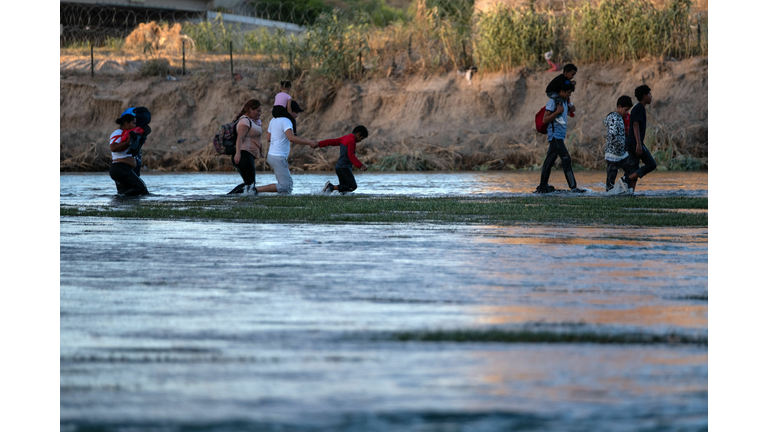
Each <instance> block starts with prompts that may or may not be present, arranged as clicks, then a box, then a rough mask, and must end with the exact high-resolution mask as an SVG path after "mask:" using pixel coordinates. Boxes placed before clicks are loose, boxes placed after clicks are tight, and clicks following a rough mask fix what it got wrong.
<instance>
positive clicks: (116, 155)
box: [109, 129, 131, 160]
mask: <svg viewBox="0 0 768 432" xmlns="http://www.w3.org/2000/svg"><path fill="white" fill-rule="evenodd" d="M122 135H123V130H122V129H118V130H116V131H114V132H112V135H110V136H109V144H110V145H112V144H115V143H119V142H121V140H120V137H121V136H122ZM129 148H130V147H129ZM129 148H127V149H125V150H123V151H119V152H112V160H115V159H122V158H127V157H131V155H129V154H128V149H129Z"/></svg>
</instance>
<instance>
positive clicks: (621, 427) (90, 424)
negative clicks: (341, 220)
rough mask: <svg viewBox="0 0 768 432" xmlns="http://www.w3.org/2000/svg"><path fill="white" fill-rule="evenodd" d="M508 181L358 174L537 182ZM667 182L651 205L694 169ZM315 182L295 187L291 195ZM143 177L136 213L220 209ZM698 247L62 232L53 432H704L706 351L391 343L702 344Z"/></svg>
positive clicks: (231, 232)
mask: <svg viewBox="0 0 768 432" xmlns="http://www.w3.org/2000/svg"><path fill="white" fill-rule="evenodd" d="M502 174H504V173H502ZM514 174H515V175H511V176H505V175H496V173H491V174H486V173H479V174H474V173H469V174H466V173H461V174H420V173H415V174H373V175H368V174H363V175H360V176H358V180H359V184H360V189H361V190H360V193H372V194H373V193H375V194H385V193H386V194H392V193H407V191H414V192H412V193H413V194H414V195H418V194H421V195H428V194H429V193H427V191H429V190H431V191H433V192H435V193H436V194H444V195H452V194H476V195H481V194H488V195H491V194H499V195H502V194H520V193H529V192H530V190H531V189H532V188H531V185H533V186H534V187H535V183H536V179H535V177H536V176H535V175H534V174H536V173H522V174H525V175H521V173H514ZM558 174H561V173H557V172H556V173H553V177H555V176H556V175H558ZM586 174H589V175H593V176H594V181H598V179H599V176H597V175H596V174H590V173H586ZM586 174H582V173H577V175H578V176H577V178H579V179H580V181H581V182H582V185H584V184H585V183H586V186H587V187H589V186H588V185H589V180H588V179H589V178H592V177H589V176H588V175H586ZM599 174H601V175H602V173H599ZM681 174H683V173H672V174H670V176H671V177H669V178H667V177H664V176H665V175H666V173H659V175H658V176H657V177H654V178H652V179H651V178H650V177H651V176H649V177H648V180H649V181H648V192H646V193H648V194H653V193H658V194H669V195H673V194H686V195H692V196H706V193H707V192H706V190H707V188H706V181H707V179H706V173H704V174H702V173H696V174H694V175H691V176H690V177H686V175H685V174H683V175H681ZM401 176H402V177H401ZM331 178H332V176H330V175H327V174H326V175H323V174H312V175H297V176H296V177H295V181H296V192H297V193H314V191H315V190H316V189H319V188H320V187H322V184H323V183H324V182H325V181H326V180H330V179H331ZM582 178H583V179H585V180H584V181H582V180H581V179H582ZM260 179H262V180H264V182H267V181H269V176H268V175H265V176H264V177H260ZM663 179H666V180H663ZM651 180H652V181H651ZM145 181H146V182H147V184H148V186H149V188H150V190H151V191H152V192H153V194H154V195H153V196H151V197H148V198H145V199H153V200H154V199H192V198H196V197H197V198H200V197H203V198H205V197H211V196H216V195H220V194H222V193H225V192H226V191H228V190H229V188H230V187H231V186H234V185H235V184H236V182H237V175H236V174H234V175H233V174H162V175H151V174H149V175H146V176H145ZM526 182H527V183H526ZM664 182H667V183H666V184H667V186H665V188H660V189H655V190H654V189H652V188H651V184H652V183H655V184H657V185H658V184H662V183H664ZM553 183H554V182H553ZM113 187H114V186H113V184H112V183H111V180H110V179H109V177H108V175H106V174H88V175H62V176H61V189H62V192H61V202H62V203H63V204H66V203H70V204H109V203H110V202H111V200H112V199H113V198H112V197H113V195H114V191H113ZM420 188H421V192H415V191H417V190H420ZM654 191H656V192H654ZM594 193H598V192H594ZM707 238H708V233H707V229H706V228H644V229H638V228H617V227H559V226H551V225H547V226H539V225H518V226H477V225H473V226H468V225H427V224H413V225H411V224H392V225H389V224H387V225H380V224H370V225H351V224H350V225H319V224H313V225H297V224H260V223H230V222H211V221H206V222H191V221H171V220H162V221H154V220H124V219H113V218H72V217H62V218H61V224H60V244H61V246H60V254H61V255H60V259H61V262H60V272H61V273H60V275H61V276H60V280H61V287H60V304H61V315H60V351H61V359H60V387H61V395H60V396H61V399H60V401H61V402H60V415H61V429H62V430H65V431H84V430H109V431H125V432H128V431H138V430H141V431H145V430H149V431H182V430H190V431H191V430H194V431H243V430H253V431H260V430H267V431H278V430H279V431H317V430H323V431H326V430H327V431H350V432H351V431H395V430H397V431H498V430H536V431H549V430H583V431H625V430H626V431H630V430H631V431H634V430H670V431H672V430H675V431H678V430H706V429H707V399H708V387H707V379H708V366H707V347H706V346H697V345H674V344H665V345H617V344H612V345H600V344H588V343H580V344H553V343H456V342H441V343H434V342H397V341H394V340H391V339H388V337H387V335H390V334H391V333H392V332H397V331H412V330H427V329H444V330H450V329H487V328H502V329H534V330H552V331H567V332H598V333H608V334H615V333H646V334H649V333H650V334H668V333H676V334H681V335H690V336H700V337H702V336H703V337H706V335H707V333H708V331H707V319H708V318H707V315H708V307H707V304H708V303H707V298H708V290H707V280H708V279H707V260H708V247H707Z"/></svg>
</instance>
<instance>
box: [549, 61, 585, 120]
mask: <svg viewBox="0 0 768 432" xmlns="http://www.w3.org/2000/svg"><path fill="white" fill-rule="evenodd" d="M578 70H579V69H578V68H577V67H576V65H574V64H573V63H568V64H567V65H565V67H564V68H563V73H561V74H560V75H558V76H556V77H554V78H552V81H550V82H549V84H548V85H547V89H546V90H545V91H546V93H547V97H548V98H550V99H554V100H555V103H556V104H561V103H563V102H568V113H569V115H570V116H571V117H573V116H574V114H573V110H574V107H573V104H572V103H571V101H570V100H565V101H564V100H563V99H562V98H561V97H560V89H561V88H563V86H564V85H573V86H574V89H575V88H576V81H574V80H573V77H575V76H576V72H577V71H578Z"/></svg>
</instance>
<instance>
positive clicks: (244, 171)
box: [229, 150, 256, 194]
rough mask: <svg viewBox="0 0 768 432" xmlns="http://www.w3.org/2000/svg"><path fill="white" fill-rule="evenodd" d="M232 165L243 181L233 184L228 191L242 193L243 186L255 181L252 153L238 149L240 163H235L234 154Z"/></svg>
mask: <svg viewBox="0 0 768 432" xmlns="http://www.w3.org/2000/svg"><path fill="white" fill-rule="evenodd" d="M232 166H234V167H235V168H237V172H239V173H240V177H242V178H243V183H240V184H239V185H237V186H235V188H234V189H232V190H231V191H229V193H231V194H239V193H243V190H245V187H246V186H248V185H252V184H254V183H255V182H256V158H255V157H253V155H252V154H250V153H249V152H247V151H245V150H240V163H239V164H236V163H235V155H232Z"/></svg>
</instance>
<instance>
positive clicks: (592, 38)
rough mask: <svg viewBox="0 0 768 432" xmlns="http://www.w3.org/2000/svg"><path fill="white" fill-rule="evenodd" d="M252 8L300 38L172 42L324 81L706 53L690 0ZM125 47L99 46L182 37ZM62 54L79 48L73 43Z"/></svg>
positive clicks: (198, 37) (190, 27)
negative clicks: (559, 7) (297, 28)
mask: <svg viewBox="0 0 768 432" xmlns="http://www.w3.org/2000/svg"><path fill="white" fill-rule="evenodd" d="M255 4H258V6H259V9H258V11H260V12H257V13H260V14H261V16H262V17H264V18H268V19H272V20H277V21H286V22H291V23H296V24H299V25H302V26H304V28H305V32H304V33H303V34H302V35H296V34H292V33H289V32H288V33H287V32H285V31H283V30H282V29H281V30H278V31H276V32H270V31H268V30H266V29H265V28H260V29H257V30H252V31H244V30H241V27H240V26H239V25H236V24H229V23H225V22H224V21H223V20H222V19H221V17H219V18H218V19H215V20H213V21H202V22H191V21H188V22H184V23H183V25H182V26H181V28H180V31H181V33H182V34H181V35H179V34H173V35H171V36H172V37H173V38H177V39H178V38H179V37H183V38H188V39H190V40H191V42H193V43H192V44H188V46H187V49H188V55H189V54H192V51H198V52H203V53H220V54H224V53H228V52H229V47H230V43H231V44H232V47H233V50H234V52H235V53H236V54H254V55H258V56H259V60H258V62H260V63H263V64H264V66H266V67H270V68H273V67H274V68H277V69H280V70H286V69H287V70H289V71H291V73H292V74H294V75H297V76H298V75H301V74H302V73H315V74H317V75H319V76H322V77H325V78H327V79H330V80H332V81H335V80H342V79H354V80H360V79H362V78H363V77H370V76H391V74H392V73H395V74H397V73H408V72H445V71H453V70H455V69H457V68H458V69H462V68H465V67H469V66H477V67H478V69H479V70H480V71H481V72H483V71H486V72H495V71H503V70H508V69H510V68H513V67H516V66H528V67H534V66H536V65H539V66H544V65H545V64H546V63H545V61H544V53H545V52H547V51H553V60H554V61H556V62H560V63H564V62H569V61H572V62H587V61H612V60H637V59H641V58H644V57H649V56H672V57H676V58H683V57H689V56H698V55H707V53H708V44H707V36H708V18H707V13H706V12H704V13H694V12H692V11H691V0H669V1H668V2H667V3H666V4H665V5H664V6H661V7H656V6H654V5H653V4H652V3H651V2H650V1H649V0H600V1H598V2H583V3H582V4H581V5H579V6H567V9H566V10H565V11H563V12H559V13H554V12H552V11H551V10H537V9H534V8H533V7H521V8H517V9H515V8H511V7H509V6H506V5H505V4H504V3H499V4H498V5H497V6H495V7H492V8H491V9H489V10H486V11H485V12H481V11H479V10H477V9H475V7H474V1H473V0H413V2H412V3H411V5H410V7H408V8H407V10H403V9H397V8H392V7H390V6H388V5H387V4H386V3H385V2H383V1H382V0H349V1H347V2H345V4H346V5H347V6H346V7H344V8H341V9H339V8H331V7H329V6H327V5H325V4H322V3H321V2H319V1H318V0H302V1H297V2H291V1H288V2H285V1H277V0H274V1H272V0H269V1H262V2H256V3H255ZM159 24H161V27H163V25H164V26H165V27H168V26H169V23H159ZM165 27H163V28H165ZM165 30H169V28H165ZM149 36H151V35H148V37H149ZM158 37H159V36H158ZM166 38H167V37H166ZM174 40H175V39H174ZM124 42H125V41H124V40H117V39H114V38H111V39H109V40H108V41H103V42H102V43H100V45H102V46H103V47H104V48H103V49H106V50H113V51H115V50H123V49H128V50H131V49H132V50H141V51H142V52H144V53H149V54H150V55H151V56H161V57H162V56H164V55H165V56H167V55H173V56H174V58H175V57H178V56H179V54H180V52H176V51H180V47H181V39H178V41H177V42H178V43H173V44H169V45H172V46H173V47H174V48H173V49H175V50H176V51H174V52H165V53H164V52H163V51H162V50H159V51H154V50H150V51H147V49H146V44H139V45H136V46H133V45H130V44H124ZM158 44H162V43H160V42H158ZM190 45H192V46H190ZM67 48H73V49H80V48H87V45H82V44H79V42H73V43H71V44H70V45H68V46H67ZM240 61H242V59H241V60H240Z"/></svg>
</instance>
